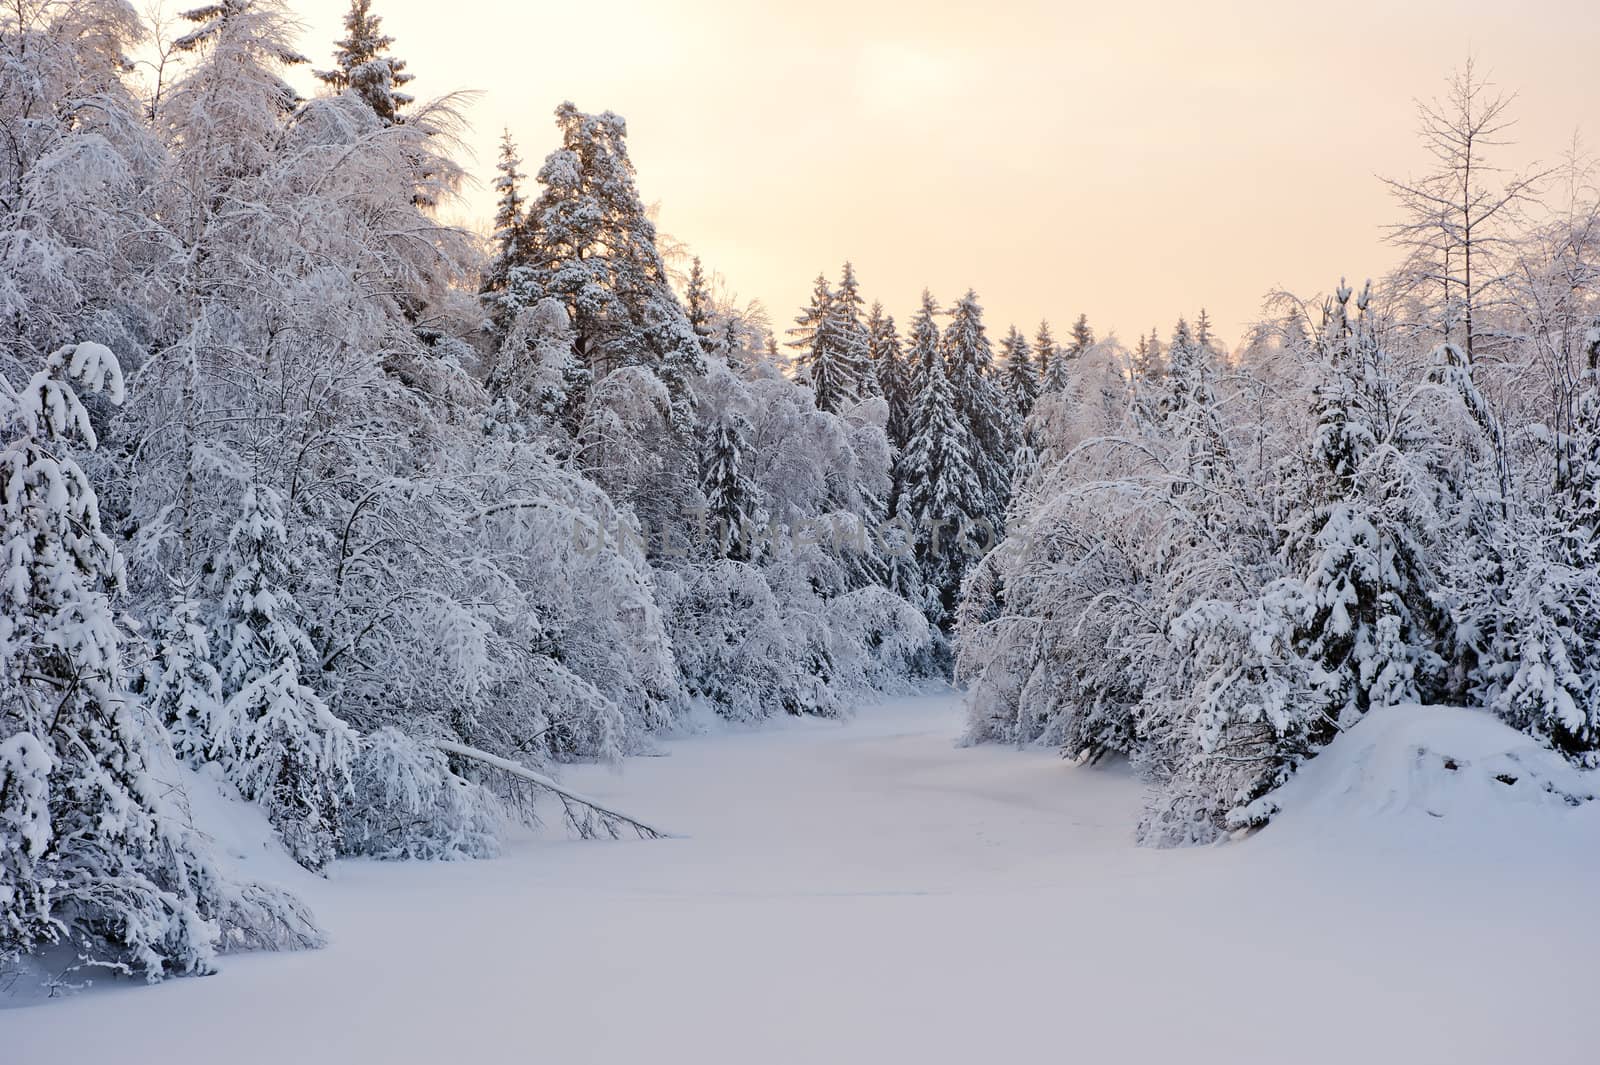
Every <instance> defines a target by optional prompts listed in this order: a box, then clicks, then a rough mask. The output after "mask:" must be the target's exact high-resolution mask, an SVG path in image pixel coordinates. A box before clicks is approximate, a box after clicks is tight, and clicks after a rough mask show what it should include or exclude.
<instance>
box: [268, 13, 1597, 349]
mask: <svg viewBox="0 0 1600 1065" xmlns="http://www.w3.org/2000/svg"><path fill="white" fill-rule="evenodd" d="M290 4H291V6H292V7H293V9H294V10H295V11H296V13H297V14H298V15H299V17H300V18H301V20H302V21H303V22H304V23H305V26H306V32H305V35H304V36H303V38H302V40H301V46H302V48H303V50H305V51H306V52H307V53H308V54H310V55H311V56H312V57H313V59H314V60H315V62H316V63H317V64H320V65H326V64H327V62H328V60H329V57H330V55H331V51H332V45H331V42H332V41H333V40H334V39H335V38H336V37H337V36H339V35H340V34H339V30H340V25H339V23H340V19H341V18H342V16H343V14H344V11H345V10H346V9H347V7H348V2H347V0H290ZM374 10H375V11H377V12H378V13H379V14H380V15H381V16H382V17H383V19H384V29H385V30H386V31H387V32H388V33H389V34H391V35H392V36H393V37H394V38H395V45H394V54H396V55H397V56H399V57H401V58H403V59H405V60H406V61H407V62H408V64H409V67H408V69H409V70H410V71H411V72H412V73H414V74H415V75H416V81H415V82H413V83H412V85H411V86H410V87H409V88H410V90H411V91H413V92H414V94H416V95H418V96H419V97H430V96H435V95H440V94H443V93H447V92H452V91H456V90H474V91H476V92H477V93H478V94H479V95H477V96H476V97H474V99H473V100H472V102H471V103H470V105H469V107H468V109H467V114H468V118H469V120H470V121H471V122H472V123H473V127H474V129H473V133H472V135H471V137H470V138H469V144H470V145H471V147H472V148H473V150H474V152H475V154H476V159H475V161H474V162H473V163H472V164H471V169H472V171H473V173H474V174H475V175H476V176H477V177H478V178H479V181H480V185H479V187H477V188H475V189H473V190H470V191H469V192H468V194H467V198H466V202H465V204H464V206H463V207H462V208H461V211H462V214H463V217H469V218H471V219H472V220H473V221H474V222H475V223H476V224H479V225H485V224H486V219H487V217H488V216H489V215H490V214H491V213H492V210H493V195H492V193H491V192H490V191H489V188H488V183H489V180H490V179H491V177H492V174H493V167H494V162H495V157H496V145H497V142H498V139H499V137H500V133H501V131H502V129H510V130H511V132H512V134H513V136H514V137H515V138H516V140H517V142H518V144H519V147H520V148H521V151H522V155H523V159H524V169H526V170H527V171H529V172H530V173H531V172H533V171H536V170H537V169H538V165H539V161H540V160H541V159H542V158H543V156H544V155H545V154H546V153H547V152H549V151H550V150H551V149H552V148H554V147H556V146H557V136H556V130H555V126H554V122H553V118H552V115H553V112H554V110H555V107H556V105H557V104H558V103H560V102H561V101H562V100H567V99H570V100H572V101H573V102H574V103H575V104H577V105H578V107H580V108H581V109H583V110H586V111H602V110H612V111H616V112H618V113H619V114H621V115H623V116H624V117H625V118H626V119H627V120H628V132H629V147H630V151H631V153H632V156H633V160H634V164H635V166H636V168H637V170H638V180H639V186H640V190H641V193H642V195H643V197H644V199H645V200H646V201H647V202H655V203H658V204H659V205H660V217H659V225H660V228H661V230H662V231H663V232H665V233H668V234H670V235H671V236H672V237H674V238H675V239H677V240H679V241H682V242H684V243H685V244H687V245H688V247H689V248H690V249H691V250H692V251H693V252H694V253H696V254H698V255H700V256H701V257H702V259H703V260H704V261H705V263H706V265H707V266H708V268H711V269H714V270H716V271H717V272H718V273H720V274H721V275H722V276H723V277H724V278H726V280H727V283H728V285H729V286H730V288H731V289H732V290H733V291H734V292H736V293H737V294H738V295H739V296H740V297H741V298H742V299H751V298H758V299H760V300H761V301H762V302H763V303H765V304H766V305H767V307H768V309H769V311H770V312H771V314H772V317H773V320H774V323H775V324H776V325H777V326H778V328H779V329H780V331H781V329H782V328H784V327H786V326H787V325H788V324H789V322H790V320H791V319H792V318H793V317H794V315H795V313H796V312H797V310H798V308H799V307H800V305H801V304H803V303H804V302H805V301H806V299H807V298H808V296H809V294H810V290H811V282H812V279H813V278H814V277H815V276H816V275H817V273H818V272H819V271H826V272H827V273H828V274H829V275H830V276H831V277H837V275H838V272H839V267H840V264H841V263H842V262H843V261H844V260H846V259H850V260H851V261H853V262H854V264H855V267H856V271H857V274H858V275H859V277H860V278H861V283H862V289H863V292H864V294H865V295H866V297H867V299H868V300H869V301H870V300H873V299H879V300H882V301H883V303H884V305H885V307H886V308H887V309H888V310H889V311H890V312H891V313H893V314H895V315H896V317H897V318H899V319H901V320H902V321H904V320H906V319H907V318H909V316H910V314H911V312H912V310H913V309H914V307H915V305H916V301H917V299H918V297H919V294H920V292H921V290H922V289H923V288H924V287H928V288H930V289H931V290H932V291H933V293H934V296H935V298H936V299H938V300H940V301H941V303H943V304H948V303H949V302H951V301H953V300H954V299H955V298H956V297H957V296H959V295H960V294H961V293H962V292H964V291H965V290H966V289H967V288H969V287H971V288H974V289H976V290H977V292H978V294H979V297H980V300H981V302H982V303H983V305H984V307H985V309H986V317H987V320H988V323H989V325H990V330H991V333H992V334H999V333H1003V332H1004V329H1005V327H1006V326H1007V325H1008V324H1010V323H1012V322H1015V323H1017V324H1019V325H1021V326H1023V327H1024V328H1025V329H1026V330H1027V331H1029V332H1031V331H1032V328H1033V326H1034V325H1035V324H1036V323H1037V322H1038V321H1039V319H1040V318H1041V317H1048V318H1049V319H1050V320H1051V321H1052V323H1053V324H1055V326H1056V331H1057V333H1058V334H1061V333H1064V332H1065V331H1066V328H1067V326H1068V325H1069V324H1070V323H1071V321H1072V320H1073V319H1075V318H1076V317H1077V315H1078V314H1079V313H1080V312H1081V313H1086V314H1087V315H1088V316H1089V320H1090V323H1091V324H1092V325H1094V326H1095V327H1096V330H1097V332H1099V333H1101V334H1102V335H1103V334H1105V333H1107V332H1110V331H1115V332H1116V333H1117V334H1118V335H1119V336H1120V337H1122V338H1123V339H1125V340H1126V341H1128V342H1130V343H1131V342H1132V340H1133V338H1135V337H1137V336H1138V335H1139V334H1141V333H1143V332H1147V331H1148V330H1149V329H1150V328H1151V327H1152V326H1155V327H1158V328H1159V329H1160V331H1161V333H1162V335H1163V336H1166V335H1167V334H1168V333H1169V332H1170V329H1171V326H1172V323H1173V322H1174V321H1175V320H1176V318H1177V317H1178V316H1179V315H1187V316H1189V317H1190V318H1193V316H1194V315H1195V314H1196V313H1197V312H1198V310H1199V309H1200V308H1201V307H1205V308H1206V309H1207V310H1208V311H1209V313H1210V315H1211V318H1212V320H1213V322H1214V323H1215V324H1216V327H1217V329H1218V330H1219V332H1220V333H1221V334H1222V336H1223V338H1224V340H1226V341H1228V342H1230V343H1231V342H1233V341H1236V340H1237V339H1238V338H1239V337H1240V336H1241V335H1242V333H1243V330H1244V329H1245V328H1246V326H1247V325H1248V323H1250V322H1252V321H1254V320H1256V319H1257V318H1258V317H1259V315H1260V311H1261V306H1262V301H1263V297H1264V296H1265V295H1266V294H1267V293H1268V292H1269V291H1271V290H1273V289H1275V288H1280V287H1281V288H1287V289H1289V290H1291V291H1294V292H1297V293H1299V294H1302V295H1314V294H1316V293H1320V292H1325V291H1327V290H1329V289H1331V288H1332V287H1333V286H1334V285H1335V284H1337V283H1338V281H1339V278H1340V277H1341V276H1345V275H1348V276H1350V277H1351V278H1352V280H1359V279H1361V278H1364V277H1367V276H1377V275H1382V274H1383V273H1384V272H1385V271H1386V270H1388V269H1389V268H1390V267H1391V266H1392V265H1393V263H1394V261H1395V259H1396V252H1395V251H1394V249H1392V248H1390V247H1389V246H1388V245H1387V244H1386V243H1385V241H1384V231H1383V226H1384V224H1385V223H1387V222H1390V221H1393V220H1394V218H1395V210H1394V206H1393V204H1392V202H1391V201H1390V199H1389V197H1388V194H1387V193H1386V191H1385V189H1384V187H1383V185H1382V183H1381V181H1380V180H1379V175H1389V176H1396V177H1404V176H1407V175H1408V174H1414V173H1419V172H1421V171H1422V170H1423V169H1424V168H1425V167H1426V164H1427V159H1426V157H1425V156H1424V154H1423V152H1422V149H1421V147H1420V145H1419V144H1418V141H1417V138H1416V135H1415V128H1416V116H1415V100H1416V99H1418V98H1424V97H1431V96H1434V95H1436V94H1437V93H1439V92H1440V91H1442V89H1443V87H1444V81H1445V79H1446V78H1447V77H1448V76H1449V74H1450V72H1451V70H1452V68H1453V67H1455V66H1457V65H1459V64H1460V63H1461V62H1462V60H1464V59H1465V58H1466V56H1467V55H1469V54H1473V55H1475V56H1476V57H1477V62H1478V64H1479V67H1480V69H1486V70H1487V71H1488V72H1489V74H1490V77H1491V80H1493V81H1494V82H1495V83H1496V84H1498V85H1499V86H1500V87H1501V88H1503V89H1505V90H1508V91H1515V92H1516V93H1517V94H1518V100H1517V103H1516V104H1515V105H1514V114H1515V115H1516V117H1517V118H1518V120H1519V121H1518V125H1517V127H1516V128H1515V130H1514V134H1513V135H1514V137H1515V139H1516V143H1515V144H1513V145H1511V146H1509V147H1507V148H1505V149H1503V150H1502V151H1501V152H1500V153H1499V161H1501V162H1503V163H1504V164H1505V165H1506V166H1508V167H1510V168H1512V169H1517V168H1522V167H1526V166H1528V165H1530V164H1531V163H1532V162H1534V161H1536V160H1537V161H1555V160H1557V159H1558V158H1560V157H1561V156H1562V155H1563V154H1564V153H1565V152H1566V151H1567V149H1568V148H1569V146H1570V145H1571V144H1572V140H1573V137H1574V135H1575V134H1581V135H1583V136H1584V138H1585V141H1586V142H1587V143H1588V144H1591V145H1592V146H1593V147H1594V149H1595V150H1596V151H1597V153H1600V76H1597V75H1596V65H1595V64H1596V62H1597V61H1600V58H1597V57H1600V4H1594V3H1593V2H1592V0H1531V2H1522V3H1511V2H1508V0H1494V2H1488V0H1448V2H1447V0H1403V2H1402V0H1387V2H1380V3H1362V2H1351V3H1345V4H1328V3H1302V2H1294V0H1271V2H1268V0H1237V2H1230V0H1211V2H1209V3H1205V4H1198V3H1194V2H1192V0H1141V2H1139V3H1127V2H1124V3H1097V4H1092V5H1080V4H1076V3H1066V2H1060V0H1056V2H1049V0H1041V2H1033V0H1027V2H1021V0H1018V2H1010V0H991V2H989V3H985V4H976V3H950V2H945V0H922V2H918V3H882V2H874V0H854V2H842V0H808V2H806V3H804V4H766V3H752V2H750V0H609V2H607V3H606V4H604V5H600V4H590V3H575V4H555V3H543V2H531V3H522V2H515V3H507V2H505V0H451V2H450V3H448V4H444V5H441V4H439V3H438V2H437V0H375V3H374ZM1585 123H1587V124H1588V128H1585V125H1584V124H1585Z"/></svg>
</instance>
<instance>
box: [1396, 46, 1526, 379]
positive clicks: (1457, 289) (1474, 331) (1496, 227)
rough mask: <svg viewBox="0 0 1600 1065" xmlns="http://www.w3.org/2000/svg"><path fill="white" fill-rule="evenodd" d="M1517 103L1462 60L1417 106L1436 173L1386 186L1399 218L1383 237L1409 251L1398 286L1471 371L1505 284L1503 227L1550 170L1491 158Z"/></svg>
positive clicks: (1505, 232)
mask: <svg viewBox="0 0 1600 1065" xmlns="http://www.w3.org/2000/svg"><path fill="white" fill-rule="evenodd" d="M1515 100H1516V94H1515V93H1503V92H1499V91H1497V90H1496V89H1495V87H1494V85H1493V84H1492V83H1491V82H1489V81H1488V80H1487V79H1486V78H1485V77H1484V76H1483V75H1481V74H1480V73H1479V71H1478V69H1477V66H1476V64H1475V63H1474V61H1473V59H1472V58H1471V57H1470V56H1469V57H1468V58H1467V61H1466V63H1465V64H1464V65H1463V66H1462V67H1460V68H1459V69H1458V70H1456V71H1455V73H1453V74H1452V75H1451V77H1450V80H1449V83H1448V87H1447V89H1446V91H1445V94H1444V96H1443V98H1442V99H1441V98H1435V99H1433V100H1430V101H1420V100H1419V101H1418V102H1417V113H1418V117H1419V119H1420V124H1419V128H1418V132H1419V133H1420V134H1421V136H1422V141H1423V144H1424V146H1426V148H1427V149H1428V153H1429V154H1430V155H1431V156H1432V157H1433V159H1434V163H1435V166H1434V169H1433V170H1432V171H1431V172H1429V173H1427V174H1424V175H1423V176H1421V177H1416V178H1409V179H1407V180H1403V181H1402V180H1399V179H1397V178H1385V179H1384V182H1385V184H1387V185H1388V186H1389V189H1390V191H1391V192H1392V193H1393V194H1394V196H1395V198H1396V199H1397V200H1399V201H1400V204H1401V206H1402V207H1403V208H1404V210H1405V213H1406V215H1407V217H1406V220H1405V221H1403V222H1400V223H1398V224H1396V225H1393V226H1390V227H1389V239H1390V240H1391V241H1392V242H1393V243H1395V244H1397V245H1399V246H1400V247H1402V248H1405V249H1406V250H1407V252H1408V255H1407V258H1406V262H1405V263H1404V265H1402V267H1401V268H1400V271H1399V277H1398V278H1397V280H1399V281H1400V282H1401V285H1402V287H1403V288H1404V289H1406V290H1408V291H1410V292H1411V293H1413V294H1414V295H1417V296H1418V297H1419V298H1420V299H1421V300H1422V302H1423V304H1424V306H1427V307H1428V310H1429V312H1430V314H1431V316H1432V319H1433V320H1432V321H1431V322H1429V323H1428V324H1429V325H1430V326H1432V327H1433V328H1436V329H1437V330H1438V331H1439V333H1440V334H1441V337H1442V339H1443V340H1444V341H1445V342H1447V343H1451V344H1454V345H1456V347H1457V348H1458V349H1459V350H1460V351H1461V352H1462V353H1463V354H1464V357H1465V359H1466V361H1467V363H1468V364H1469V365H1470V364H1472V362H1473V360H1474V358H1475V354H1476V352H1475V347H1476V344H1475V342H1476V340H1477V339H1478V336H1479V331H1480V328H1481V323H1482V319H1483V311H1484V308H1485V305H1486V304H1487V303H1489V302H1491V301H1492V300H1493V299H1494V298H1495V293H1496V292H1497V291H1498V290H1499V289H1500V288H1501V287H1502V286H1503V284H1504V283H1505V280H1506V273H1507V271H1508V269H1509V267H1508V266H1507V264H1506V262H1505V260H1506V259H1507V258H1508V256H1507V255H1506V254H1505V252H1506V250H1507V247H1508V245H1509V244H1510V243H1511V237H1510V235H1509V230H1510V226H1509V223H1510V222H1511V221H1512V220H1513V218H1514V216H1515V214H1516V209H1517V207H1518V206H1519V205H1521V204H1522V203H1524V202H1525V201H1526V200H1528V199H1529V198H1531V197H1532V196H1533V194H1534V191H1535V186H1536V185H1537V183H1538V182H1539V181H1540V180H1541V179H1542V178H1544V177H1545V176H1547V175H1548V174H1549V173H1550V171H1548V170H1537V169H1535V170H1533V171H1530V172H1528V173H1525V174H1521V175H1508V174H1507V173H1506V171H1505V170H1503V169H1502V168H1500V167H1497V166H1495V165H1494V164H1493V163H1492V162H1491V161H1490V155H1491V153H1492V150H1493V149H1495V148H1500V147H1504V146H1505V145H1506V144H1508V143H1510V142H1509V141H1508V140H1507V139H1506V134H1507V132H1508V131H1509V130H1510V128H1511V127H1512V125H1513V124H1514V120H1513V119H1512V118H1511V117H1510V108H1511V105H1512V103H1514V102H1515Z"/></svg>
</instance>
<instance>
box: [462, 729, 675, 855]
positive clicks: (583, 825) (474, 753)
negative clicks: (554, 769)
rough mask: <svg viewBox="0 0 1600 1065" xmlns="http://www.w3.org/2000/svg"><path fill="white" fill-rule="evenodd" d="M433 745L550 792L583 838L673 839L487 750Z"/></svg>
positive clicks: (667, 834)
mask: <svg viewBox="0 0 1600 1065" xmlns="http://www.w3.org/2000/svg"><path fill="white" fill-rule="evenodd" d="M433 745H434V746H435V747H437V748H438V749H439V750H441V751H444V752H445V753H446V754H454V755H457V756H459V757H461V758H468V759H471V760H472V761H474V762H478V763H480V764H482V765H486V766H489V767H490V768H491V769H496V770H499V771H500V772H502V773H505V774H507V775H508V776H510V777H512V778H514V779H516V780H519V781H522V782H523V783H525V784H532V785H533V786H534V787H536V788H541V789H543V790H545V791H548V792H550V793H551V794H553V795H554V796H555V797H556V798H558V799H560V800H561V806H562V809H563V810H564V811H565V812H566V815H567V822H568V823H569V824H570V825H571V826H572V828H573V831H575V832H577V833H578V835H580V836H582V837H583V838H584V839H597V838H599V836H600V833H601V832H605V833H606V834H607V835H609V836H610V837H611V838H612V839H621V838H622V831H623V829H625V828H628V829H632V830H633V831H634V833H635V834H636V835H638V837H639V838H640V839H674V838H677V837H675V836H674V835H673V833H671V832H666V831H663V830H662V829H659V828H656V827H654V826H652V825H648V824H646V823H645V822H643V821H640V820H639V819H637V818H634V817H629V816H628V815H627V814H625V813H622V812H620V811H618V810H613V809H611V808H610V807H607V806H605V805H603V804H601V803H600V802H598V801H596V800H594V799H591V798H589V797H588V796H586V795H580V794H578V793H577V792H575V791H572V790H571V789H569V788H565V787H562V786H561V785H560V784H557V783H556V782H555V781H554V780H551V779H550V778H549V777H547V776H545V775H544V774H543V773H536V772H534V771H533V770H531V769H529V768H528V767H527V766H525V765H522V764H521V763H518V762H513V761H511V760H509V759H506V758H500V757H498V756H496V755H492V754H490V753H489V752H488V751H480V750H478V749H477V748H476V747H468V746H465V745H464V744H460V743H452V742H451V741H449V740H434V741H433Z"/></svg>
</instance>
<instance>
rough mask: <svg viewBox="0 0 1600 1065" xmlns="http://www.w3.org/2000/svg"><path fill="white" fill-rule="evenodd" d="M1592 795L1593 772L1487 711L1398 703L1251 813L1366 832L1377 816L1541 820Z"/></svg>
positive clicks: (1599, 784) (1599, 790)
mask: <svg viewBox="0 0 1600 1065" xmlns="http://www.w3.org/2000/svg"><path fill="white" fill-rule="evenodd" d="M1597 797H1600V772H1593V771H1584V770H1580V769H1577V768H1575V767H1573V766H1572V765H1571V763H1569V762H1567V761H1566V760H1565V759H1564V758H1562V757H1561V756H1560V755H1558V754H1556V753H1555V752H1554V751H1552V750H1550V749H1548V748H1546V747H1544V746H1541V745H1540V744H1539V743H1538V742H1536V741H1535V740H1532V739H1530V738H1529V737H1528V736H1526V735H1524V734H1523V733H1520V732H1518V731H1516V730H1515V729H1513V728H1511V727H1510V726H1508V725H1506V724H1505V723H1504V722H1502V721H1500V720H1499V719H1498V718H1496V717H1494V716H1493V715H1491V714H1488V713H1485V712H1483V711H1480V710H1468V709H1460V708H1457V707H1441V706H1395V707H1389V708H1385V709H1381V710H1375V711H1373V712H1371V713H1369V714H1368V715H1367V716H1366V717H1364V718H1362V719H1361V720H1360V721H1359V722H1357V723H1356V724H1355V725H1354V726H1353V727H1351V728H1350V729H1349V730H1348V731H1347V732H1345V733H1344V734H1343V735H1342V736H1340V737H1339V738H1338V739H1336V740H1334V741H1333V743H1331V744H1330V745H1329V746H1328V747H1327V749H1326V750H1324V751H1323V752H1322V753H1321V754H1320V755H1318V756H1317V757H1316V758H1315V759H1313V760H1312V761H1311V762H1309V763H1308V764H1307V765H1306V766H1305V767H1304V768H1303V769H1301V770H1300V772H1299V773H1297V774H1296V775H1295V776H1294V777H1292V778H1291V779H1290V780H1289V781H1288V783H1286V784H1284V785H1283V787H1281V788H1278V789H1277V790H1276V791H1274V792H1272V793H1271V794H1269V795H1266V796H1264V797H1262V798H1261V799H1259V800H1257V802H1256V803H1254V804H1252V806H1251V808H1250V809H1251V812H1261V813H1271V812H1272V811H1274V810H1277V811H1280V812H1279V813H1278V815H1277V818H1276V819H1275V821H1274V823H1275V824H1279V823H1285V824H1287V823H1300V824H1302V825H1304V824H1305V823H1306V822H1318V823H1320V825H1321V826H1324V827H1326V826H1332V825H1339V826H1341V827H1344V828H1346V829H1350V830H1355V831H1367V830H1370V828H1371V821H1372V820H1373V819H1375V818H1380V819H1386V820H1391V821H1394V822H1397V823H1399V822H1411V821H1414V820H1415V819H1416V818H1422V817H1426V818H1433V819H1443V820H1446V821H1450V822H1456V823H1465V824H1471V825H1473V826H1475V827H1482V826H1483V825H1484V824H1485V823H1486V822H1490V821H1507V820H1510V821H1518V820H1530V821H1538V822H1548V821H1549V819H1550V818H1553V817H1554V818H1559V817H1562V816H1563V815H1564V814H1570V813H1572V812H1573V811H1574V810H1575V809H1576V808H1579V807H1584V806H1586V805H1587V804H1589V803H1591V802H1592V801H1593V800H1594V799H1595V798H1597ZM1596 809H1600V807H1597V808H1590V809H1588V810H1586V811H1585V812H1584V815H1583V816H1585V817H1588V818H1593V817H1594V814H1595V810H1596Z"/></svg>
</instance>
